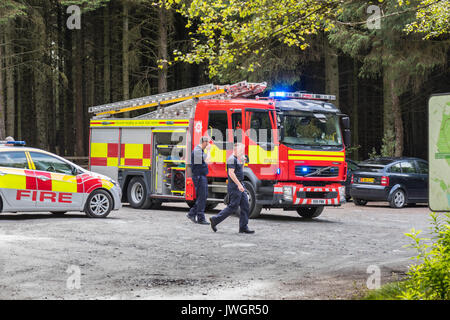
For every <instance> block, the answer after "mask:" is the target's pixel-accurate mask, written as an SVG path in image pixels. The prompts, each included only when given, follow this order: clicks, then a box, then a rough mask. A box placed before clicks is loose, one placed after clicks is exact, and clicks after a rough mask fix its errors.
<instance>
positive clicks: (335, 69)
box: [324, 36, 339, 107]
mask: <svg viewBox="0 0 450 320" xmlns="http://www.w3.org/2000/svg"><path fill="white" fill-rule="evenodd" d="M324 56H325V93H326V94H332V95H335V96H336V101H333V103H334V104H335V105H336V106H337V107H339V57H338V54H337V52H336V50H335V49H334V48H333V47H331V46H330V43H329V42H328V39H327V37H326V36H325V37H324Z"/></svg>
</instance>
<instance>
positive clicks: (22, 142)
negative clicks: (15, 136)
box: [0, 141, 26, 146]
mask: <svg viewBox="0 0 450 320" xmlns="http://www.w3.org/2000/svg"><path fill="white" fill-rule="evenodd" d="M0 145H8V146H24V145H26V143H25V141H0Z"/></svg>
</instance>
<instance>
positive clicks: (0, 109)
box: [0, 29, 5, 139]
mask: <svg viewBox="0 0 450 320" xmlns="http://www.w3.org/2000/svg"><path fill="white" fill-rule="evenodd" d="M2 44H3V33H2V32H1V29H0V139H5V117H4V115H5V98H4V95H3V92H4V88H3V46H2Z"/></svg>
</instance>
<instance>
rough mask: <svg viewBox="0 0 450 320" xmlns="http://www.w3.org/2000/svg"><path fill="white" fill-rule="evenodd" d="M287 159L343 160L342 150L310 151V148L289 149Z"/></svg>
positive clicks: (343, 153)
mask: <svg viewBox="0 0 450 320" xmlns="http://www.w3.org/2000/svg"><path fill="white" fill-rule="evenodd" d="M288 159H289V160H309V161H336V162H343V161H345V152H344V151H312V150H289V151H288Z"/></svg>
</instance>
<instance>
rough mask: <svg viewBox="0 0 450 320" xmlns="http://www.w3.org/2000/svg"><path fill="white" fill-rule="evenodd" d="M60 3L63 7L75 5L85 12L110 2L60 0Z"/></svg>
mask: <svg viewBox="0 0 450 320" xmlns="http://www.w3.org/2000/svg"><path fill="white" fill-rule="evenodd" d="M60 2H61V4H62V5H63V6H71V5H77V6H79V7H80V9H81V10H82V11H84V12H85V11H92V10H96V9H98V8H100V7H102V6H104V5H105V4H107V3H108V2H110V0H60Z"/></svg>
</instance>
